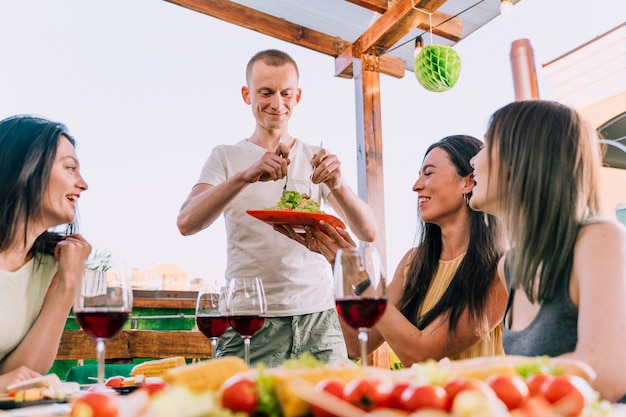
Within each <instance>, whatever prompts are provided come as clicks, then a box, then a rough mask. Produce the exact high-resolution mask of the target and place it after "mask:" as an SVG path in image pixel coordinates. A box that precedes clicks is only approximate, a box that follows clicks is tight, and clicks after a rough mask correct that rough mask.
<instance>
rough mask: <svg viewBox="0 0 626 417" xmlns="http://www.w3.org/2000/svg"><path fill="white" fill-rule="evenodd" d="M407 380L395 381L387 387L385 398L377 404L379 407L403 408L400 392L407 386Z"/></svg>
mask: <svg viewBox="0 0 626 417" xmlns="http://www.w3.org/2000/svg"><path fill="white" fill-rule="evenodd" d="M409 385H410V384H409V383H408V382H396V383H395V384H393V386H391V387H390V388H388V390H387V395H386V398H385V399H384V400H383V402H382V403H381V404H380V405H379V406H380V407H387V408H397V409H399V410H403V409H404V408H403V407H404V403H403V402H402V393H403V392H404V390H405V389H407V388H408V387H409Z"/></svg>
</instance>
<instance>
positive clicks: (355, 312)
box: [335, 297, 387, 329]
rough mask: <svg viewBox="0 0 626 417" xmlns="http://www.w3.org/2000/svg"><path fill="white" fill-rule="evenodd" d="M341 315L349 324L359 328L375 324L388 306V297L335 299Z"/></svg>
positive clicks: (367, 327)
mask: <svg viewBox="0 0 626 417" xmlns="http://www.w3.org/2000/svg"><path fill="white" fill-rule="evenodd" d="M335 304H336V306H337V312H338V313H339V316H341V318H342V319H343V320H344V321H345V322H346V324H348V326H350V327H352V328H354V329H359V328H366V329H369V328H370V327H372V326H374V324H376V322H377V321H378V320H379V319H380V318H381V317H382V315H383V313H384V312H385V309H386V308H387V299H386V298H359V297H345V298H338V299H337V300H335Z"/></svg>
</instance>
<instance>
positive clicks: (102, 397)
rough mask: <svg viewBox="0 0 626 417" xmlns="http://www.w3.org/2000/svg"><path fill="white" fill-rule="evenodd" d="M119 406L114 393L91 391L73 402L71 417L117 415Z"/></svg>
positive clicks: (107, 416)
mask: <svg viewBox="0 0 626 417" xmlns="http://www.w3.org/2000/svg"><path fill="white" fill-rule="evenodd" d="M118 412H119V407H118V404H117V402H116V401H115V398H114V397H113V396H112V395H109V394H105V393H104V392H98V391H89V392H87V393H85V394H84V395H82V396H80V397H78V398H77V399H76V400H75V401H74V404H72V411H70V417H117V415H118Z"/></svg>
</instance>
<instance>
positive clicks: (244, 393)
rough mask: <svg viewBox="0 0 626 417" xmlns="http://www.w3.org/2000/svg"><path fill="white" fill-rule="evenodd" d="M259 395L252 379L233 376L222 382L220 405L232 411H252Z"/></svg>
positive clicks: (250, 412) (251, 412)
mask: <svg viewBox="0 0 626 417" xmlns="http://www.w3.org/2000/svg"><path fill="white" fill-rule="evenodd" d="M258 401H259V396H258V394H257V392H256V386H255V383H254V381H252V380H251V379H249V378H244V377H241V378H234V379H231V380H229V381H226V382H225V383H224V386H223V388H222V405H223V406H224V407H226V408H229V409H230V410H232V411H235V412H236V411H244V412H246V413H248V414H250V415H252V414H253V413H254V410H255V409H256V406H257V403H258Z"/></svg>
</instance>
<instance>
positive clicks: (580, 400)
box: [542, 375, 590, 416]
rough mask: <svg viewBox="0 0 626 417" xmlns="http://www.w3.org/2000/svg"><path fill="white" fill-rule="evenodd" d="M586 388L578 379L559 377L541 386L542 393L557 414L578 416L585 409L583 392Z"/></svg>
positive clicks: (575, 377)
mask: <svg viewBox="0 0 626 417" xmlns="http://www.w3.org/2000/svg"><path fill="white" fill-rule="evenodd" d="M588 386H589V385H588V384H587V382H586V381H585V380H584V379H582V378H580V377H577V376H572V375H559V376H556V377H554V379H553V380H552V381H550V382H549V383H545V384H544V385H542V393H543V396H544V397H545V398H546V400H548V401H549V402H550V403H552V407H553V408H554V410H555V411H556V412H558V413H559V414H561V415H564V416H578V415H580V413H581V412H582V411H583V409H584V408H585V395H584V392H586V391H588V390H589V389H590V388H588Z"/></svg>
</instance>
